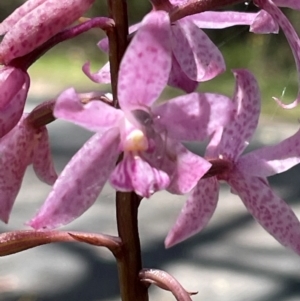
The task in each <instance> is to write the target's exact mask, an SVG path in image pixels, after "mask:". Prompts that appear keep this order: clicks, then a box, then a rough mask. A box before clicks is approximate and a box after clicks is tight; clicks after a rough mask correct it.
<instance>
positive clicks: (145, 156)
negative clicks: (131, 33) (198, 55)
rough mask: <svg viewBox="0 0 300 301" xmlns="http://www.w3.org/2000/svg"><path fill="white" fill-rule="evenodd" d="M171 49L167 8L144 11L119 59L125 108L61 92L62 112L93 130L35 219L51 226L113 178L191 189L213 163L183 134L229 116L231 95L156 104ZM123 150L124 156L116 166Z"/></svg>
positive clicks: (195, 133)
mask: <svg viewBox="0 0 300 301" xmlns="http://www.w3.org/2000/svg"><path fill="white" fill-rule="evenodd" d="M170 53H171V47H170V21H169V17H168V14H167V13H166V12H163V11H157V12H152V13H150V14H148V15H147V16H146V17H145V18H144V20H143V22H142V25H141V27H140V30H139V31H138V33H137V34H136V35H135V37H134V38H133V40H132V42H131V44H130V45H129V47H128V49H127V51H126V53H125V55H124V57H123V60H122V62H121V66H120V71H119V80H118V100H119V106H120V108H121V109H116V108H114V107H112V106H109V105H108V104H107V103H103V102H101V101H97V100H94V101H90V102H89V103H87V104H85V105H83V104H82V102H81V101H80V99H79V97H78V95H77V94H76V93H75V91H74V89H68V90H66V91H65V92H63V93H62V94H61V95H60V96H59V97H58V99H57V101H56V106H55V108H54V115H55V116H56V117H57V118H61V119H64V120H68V121H71V122H73V123H75V124H78V125H81V126H83V127H85V128H87V129H89V130H92V131H96V134H95V135H94V136H93V137H92V138H91V139H90V140H89V141H88V142H87V143H85V145H84V146H83V147H82V148H81V149H80V150H79V151H78V152H77V154H75V156H74V157H73V158H72V159H71V161H70V162H69V163H68V164H67V166H66V167H65V169H64V170H63V172H62V174H61V175H60V176H59V178H58V180H57V181H56V183H55V185H54V186H53V190H52V192H51V193H50V195H49V197H48V198H47V200H46V201H45V203H44V205H43V206H42V208H41V209H40V211H39V212H38V214H37V215H36V216H35V217H34V218H33V219H32V220H31V221H30V223H29V225H30V226H32V227H33V228H35V229H41V228H54V227H58V226H61V225H64V224H67V223H69V222H71V221H72V220H74V219H75V218H77V217H78V216H80V215H81V214H82V213H83V212H85V211H86V210H87V209H88V208H89V207H90V206H91V205H92V204H93V203H94V202H95V200H96V198H97V196H98V195H99V193H100V192H101V190H102V188H103V186H104V184H105V183H106V181H107V180H108V179H109V181H110V183H111V185H112V186H113V187H114V188H115V189H117V190H119V191H135V192H136V193H137V194H138V195H140V196H142V197H150V196H151V195H152V194H153V193H155V192H156V191H158V190H162V189H167V190H168V191H170V192H172V193H177V194H184V193H187V192H189V191H190V190H191V189H192V188H193V187H194V186H195V185H196V184H197V182H198V181H199V179H200V178H201V177H202V176H203V175H204V174H205V173H206V172H207V170H208V169H209V168H210V166H211V164H210V163H208V162H207V161H206V160H204V159H203V158H201V157H199V156H197V155H195V154H192V153H191V152H189V151H188V150H187V149H186V148H185V147H184V146H183V145H182V144H181V143H180V141H182V140H203V139H205V138H207V137H209V136H210V135H212V134H213V133H214V131H215V128H218V127H220V126H223V125H224V124H226V123H227V122H228V120H229V118H230V116H231V112H232V111H231V110H232V104H231V100H230V99H229V98H228V97H225V96H222V95H215V94H211V93H204V94H199V93H191V94H189V95H186V96H180V97H177V98H175V99H172V100H170V101H168V102H166V103H164V104H162V105H159V106H155V105H154V102H155V101H156V100H157V98H158V97H159V95H160V94H161V92H162V91H163V89H164V88H165V86H166V84H167V81H168V76H169V72H170V69H171V55H170ZM208 112H210V113H209V114H208ZM202 116H205V118H201V117H202ZM216 116H218V117H216ZM121 152H124V153H123V157H122V160H120V161H119V162H118V164H117V166H116V163H117V159H118V157H119V155H120V154H121Z"/></svg>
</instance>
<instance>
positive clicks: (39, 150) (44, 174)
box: [32, 127, 57, 185]
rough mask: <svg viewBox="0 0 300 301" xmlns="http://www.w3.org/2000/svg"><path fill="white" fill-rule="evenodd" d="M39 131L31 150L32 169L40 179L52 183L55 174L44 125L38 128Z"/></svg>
mask: <svg viewBox="0 0 300 301" xmlns="http://www.w3.org/2000/svg"><path fill="white" fill-rule="evenodd" d="M39 131H40V133H39V134H38V136H39V137H38V142H37V145H36V146H35V148H34V150H33V157H32V164H33V169H34V171H35V173H36V175H37V177H38V178H39V179H40V180H41V181H43V182H45V183H47V184H49V185H53V184H54V182H55V181H56V179H57V174H56V171H55V168H54V164H53V161H52V155H51V150H50V145H49V136H48V131H47V128H46V127H42V128H40V129H39Z"/></svg>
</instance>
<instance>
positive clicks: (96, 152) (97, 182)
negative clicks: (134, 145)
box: [28, 129, 120, 230]
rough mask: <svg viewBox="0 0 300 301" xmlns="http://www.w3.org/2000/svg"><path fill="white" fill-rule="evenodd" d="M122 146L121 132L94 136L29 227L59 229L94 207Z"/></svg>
mask: <svg viewBox="0 0 300 301" xmlns="http://www.w3.org/2000/svg"><path fill="white" fill-rule="evenodd" d="M119 142H120V138H119V131H118V129H112V130H109V131H107V132H105V133H104V134H103V135H100V134H99V133H96V134H95V135H94V136H92V138H90V139H89V140H88V141H87V142H86V143H85V144H84V146H83V147H82V148H81V149H80V150H79V151H78V152H77V153H76V154H75V156H74V157H73V158H72V159H71V161H70V162H69V163H68V164H67V165H66V167H65V168H64V170H63V171H62V173H61V174H60V176H59V177H58V179H57V180H56V182H55V184H54V186H53V189H52V191H51V192H50V194H49V196H48V198H47V199H46V201H45V203H44V204H43V206H42V207H41V209H40V210H39V212H38V213H37V215H36V216H35V217H34V218H33V219H32V220H31V221H30V222H29V223H28V224H29V225H30V226H31V227H33V228H34V229H36V230H38V229H45V228H46V229H52V228H57V227H59V226H62V225H66V224H68V223H70V222H71V221H73V220H74V219H76V218H77V217H79V216H80V215H82V214H83V213H84V212H85V211H86V210H87V209H88V208H89V207H91V206H92V205H93V203H94V202H95V201H96V199H97V197H98V195H99V193H100V192H101V190H102V188H103V186H104V184H105V183H106V181H107V179H108V177H109V175H110V173H111V172H112V170H113V168H114V166H115V164H116V161H117V158H118V155H119V149H118V146H119Z"/></svg>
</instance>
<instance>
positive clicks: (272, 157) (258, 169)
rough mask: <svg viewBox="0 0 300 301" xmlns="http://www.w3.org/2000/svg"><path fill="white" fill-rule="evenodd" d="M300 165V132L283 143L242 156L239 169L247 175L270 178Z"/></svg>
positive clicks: (238, 163) (238, 165)
mask: <svg viewBox="0 0 300 301" xmlns="http://www.w3.org/2000/svg"><path fill="white" fill-rule="evenodd" d="M299 163H300V130H298V132H297V133H296V134H294V135H293V136H291V137H289V138H287V139H285V140H283V141H282V142H280V143H278V144H276V145H272V146H266V147H263V148H260V149H258V150H255V151H252V152H250V153H248V154H246V155H244V156H242V157H241V158H240V159H239V161H238V162H237V164H236V166H237V168H238V169H239V170H240V171H242V172H243V173H245V174H250V175H255V176H259V177H269V176H272V175H275V174H277V173H281V172H284V171H286V170H288V169H290V168H292V167H293V166H295V165H297V164H299Z"/></svg>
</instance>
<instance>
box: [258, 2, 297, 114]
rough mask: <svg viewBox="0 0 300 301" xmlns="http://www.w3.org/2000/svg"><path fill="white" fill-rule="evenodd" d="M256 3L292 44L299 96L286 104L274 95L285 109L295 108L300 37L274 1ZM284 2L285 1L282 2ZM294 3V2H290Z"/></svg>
mask: <svg viewBox="0 0 300 301" xmlns="http://www.w3.org/2000/svg"><path fill="white" fill-rule="evenodd" d="M255 3H256V4H257V5H258V6H259V7H261V8H263V9H264V10H266V11H267V12H268V13H269V14H270V15H271V16H272V17H273V18H274V19H275V20H276V22H277V23H278V24H279V26H280V27H281V29H282V31H283V32H284V34H285V36H286V39H287V40H288V43H289V44H290V47H291V50H292V52H293V55H294V59H295V63H296V67H297V72H298V82H299V90H298V95H297V98H296V100H295V101H294V102H292V103H290V104H288V105H286V104H284V103H283V102H282V101H281V100H280V99H279V98H276V97H274V99H275V100H276V102H277V103H278V104H279V105H280V106H281V107H283V108H285V109H292V108H295V107H296V106H297V105H298V104H299V102H300V39H299V36H298V34H297V32H296V31H295V29H294V27H293V26H292V24H291V23H290V21H289V20H288V19H287V17H286V16H285V15H284V14H283V13H282V11H281V10H280V9H279V8H278V7H277V6H276V5H275V4H274V3H273V2H272V1H269V0H255ZM281 4H283V3H281ZM290 4H292V3H290Z"/></svg>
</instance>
